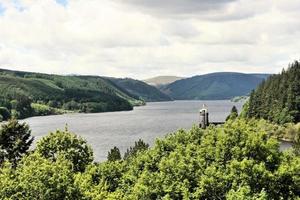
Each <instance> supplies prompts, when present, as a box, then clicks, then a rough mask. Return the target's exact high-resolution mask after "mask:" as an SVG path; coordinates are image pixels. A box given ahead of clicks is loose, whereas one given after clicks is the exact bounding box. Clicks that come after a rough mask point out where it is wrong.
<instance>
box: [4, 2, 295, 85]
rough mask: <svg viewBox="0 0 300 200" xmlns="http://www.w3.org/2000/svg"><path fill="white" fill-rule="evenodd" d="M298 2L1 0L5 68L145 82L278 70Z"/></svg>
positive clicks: (290, 42) (287, 58)
mask: <svg viewBox="0 0 300 200" xmlns="http://www.w3.org/2000/svg"><path fill="white" fill-rule="evenodd" d="M299 9H300V2H299V1H297V0H290V1H284V0H276V1H275V0H262V1H252V0H221V1H217V0H203V1H199V0H165V1H159V0H98V1H96V0H89V1H86V0H42V1H41V0H36V1H32V0H13V1H10V0H0V27H1V29H0V38H1V40H0V68H4V69H10V70H20V71H31V72H41V73H50V74H62V75H68V74H79V75H99V76H111V77H130V78H135V79H140V80H144V79H148V78H152V77H156V76H180V77H191V76H194V75H202V74H207V73H213V72H241V73H272V74H273V73H279V72H280V71H281V70H282V68H285V67H287V66H288V64H289V63H291V62H292V61H294V60H298V59H299V57H300V56H299V53H298V49H299V48H300V41H299V40H298V38H299V37H300V21H299V20H298V19H299V17H300V13H299Z"/></svg>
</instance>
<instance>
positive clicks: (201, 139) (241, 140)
mask: <svg viewBox="0 0 300 200" xmlns="http://www.w3.org/2000/svg"><path fill="white" fill-rule="evenodd" d="M274 131H275V132H276V131H278V130H277V126H274V125H273V124H268V122H267V121H266V120H259V121H258V120H254V119H250V120H249V119H235V120H229V121H228V122H226V124H225V125H224V126H222V127H214V126H210V127H208V128H207V129H206V130H203V129H200V128H198V127H196V126H195V127H193V128H192V129H191V130H189V131H186V130H179V131H177V132H175V133H172V134H169V135H167V136H166V138H164V139H158V140H156V142H155V144H154V146H153V147H152V148H150V149H149V148H148V145H147V144H145V143H144V142H143V141H142V140H139V141H138V142H136V143H135V146H134V147H132V148H131V149H129V151H128V152H130V153H128V156H127V159H124V160H114V159H113V160H111V161H107V162H103V163H100V164H98V163H91V161H90V160H89V161H88V162H84V167H83V168H81V170H75V171H74V166H76V165H77V164H78V162H74V159H73V158H74V157H76V158H79V157H80V160H82V159H84V158H86V157H89V153H82V149H89V147H87V145H86V143H85V141H83V143H82V142H80V141H82V140H81V139H80V138H78V137H76V136H75V135H73V134H70V133H69V132H68V131H65V132H61V131H58V132H56V133H52V134H50V135H49V136H46V137H45V138H43V139H42V140H41V141H40V142H39V143H38V144H37V149H36V151H35V152H34V153H32V154H31V155H29V156H25V157H23V158H22V160H21V161H20V162H19V165H18V166H17V168H16V169H14V168H12V167H11V164H10V163H8V162H5V163H4V164H3V165H2V166H1V167H0V199H46V200H47V199H85V200H95V199H96V200H102V199H116V200H121V199H124V200H125V199H126V200H127V199H153V200H155V199H170V200H171V199H191V200H192V199H195V200H196V199H207V200H210V199H211V200H215V199H224V200H225V199H231V200H233V199H234V200H235V199H237V200H239V199H240V200H242V199H245V200H255V199H256V200H257V199H260V200H271V199H272V200H282V199H299V198H300V174H299V171H300V156H299V155H297V154H295V152H294V151H286V152H281V151H280V150H279V143H278V142H277V140H275V139H274V138H272V137H271V136H272V135H274ZM83 147H84V148H83ZM41 149H42V150H41ZM116 152H117V153H116ZM75 153H78V154H77V156H75ZM115 153H116V154H118V156H120V154H119V151H118V149H117V148H114V149H112V150H111V155H114V154H115ZM45 154H47V155H46V156H45ZM68 155H73V157H68ZM83 155H86V156H83ZM112 157H115V156H112ZM128 158H130V159H128ZM83 169H85V170H83Z"/></svg>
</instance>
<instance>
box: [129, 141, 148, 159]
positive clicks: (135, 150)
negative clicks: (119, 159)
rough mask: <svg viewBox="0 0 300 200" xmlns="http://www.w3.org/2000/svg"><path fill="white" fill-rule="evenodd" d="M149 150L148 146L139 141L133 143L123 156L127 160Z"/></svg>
mask: <svg viewBox="0 0 300 200" xmlns="http://www.w3.org/2000/svg"><path fill="white" fill-rule="evenodd" d="M148 148H149V144H147V143H145V142H144V141H143V140H142V139H139V140H138V141H137V142H135V143H134V146H133V147H130V148H129V149H127V151H126V152H125V154H124V159H128V158H130V157H132V156H135V155H136V154H137V153H138V152H140V151H145V150H147V149H148Z"/></svg>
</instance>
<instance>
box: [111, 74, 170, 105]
mask: <svg viewBox="0 0 300 200" xmlns="http://www.w3.org/2000/svg"><path fill="white" fill-rule="evenodd" d="M110 80H111V81H112V82H114V83H115V84H116V85H118V86H119V87H121V88H123V89H124V90H127V91H128V92H129V93H130V94H133V95H135V96H137V97H140V98H142V99H143V100H144V101H147V102H153V101H171V100H172V99H171V98H170V97H169V96H168V95H166V94H164V93H163V92H161V91H160V90H159V89H157V88H156V87H154V86H151V85H148V84H146V83H144V82H142V81H139V80H134V79H131V78H124V79H117V78H110Z"/></svg>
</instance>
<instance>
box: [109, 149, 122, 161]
mask: <svg viewBox="0 0 300 200" xmlns="http://www.w3.org/2000/svg"><path fill="white" fill-rule="evenodd" d="M121 159H122V158H121V153H120V150H119V148H118V147H114V148H113V149H111V150H110V151H109V152H108V155H107V160H108V161H117V160H121Z"/></svg>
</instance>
